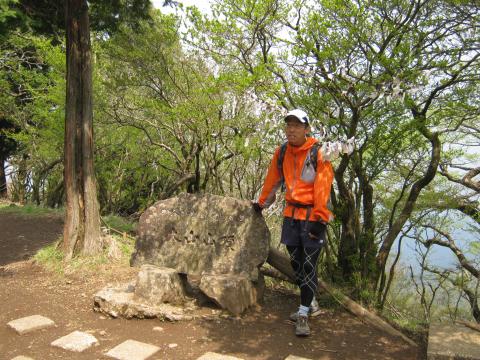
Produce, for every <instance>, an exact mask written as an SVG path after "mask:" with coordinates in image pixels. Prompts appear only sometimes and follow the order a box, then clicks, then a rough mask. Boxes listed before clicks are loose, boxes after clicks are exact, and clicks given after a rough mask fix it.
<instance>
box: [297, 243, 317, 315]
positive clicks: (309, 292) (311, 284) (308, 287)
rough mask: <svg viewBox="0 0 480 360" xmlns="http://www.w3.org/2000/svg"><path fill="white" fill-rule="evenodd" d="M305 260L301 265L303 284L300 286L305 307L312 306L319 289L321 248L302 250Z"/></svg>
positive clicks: (302, 302)
mask: <svg viewBox="0 0 480 360" xmlns="http://www.w3.org/2000/svg"><path fill="white" fill-rule="evenodd" d="M301 249H302V251H303V254H302V256H299V258H301V259H302V260H303V262H302V263H301V266H302V271H301V272H302V274H303V282H302V284H301V285H300V303H301V304H302V305H303V306H310V304H311V303H312V300H313V298H314V297H315V292H316V291H317V287H318V278H317V261H318V257H319V255H320V251H321V248H308V247H307V248H301Z"/></svg>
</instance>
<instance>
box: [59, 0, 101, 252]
mask: <svg viewBox="0 0 480 360" xmlns="http://www.w3.org/2000/svg"><path fill="white" fill-rule="evenodd" d="M66 28H67V99H66V109H65V155H64V156H65V159H64V167H65V173H64V176H65V178H64V182H65V193H66V215H65V226H64V231H63V249H64V252H65V259H66V260H70V259H71V258H72V257H73V256H74V255H77V254H84V255H93V254H96V253H99V252H100V251H101V249H102V242H101V233H100V214H99V207H98V200H97V191H96V182H95V174H94V170H93V126H92V118H93V112H92V61H91V47H90V25H89V20H88V5H87V1H86V0H67V2H66Z"/></svg>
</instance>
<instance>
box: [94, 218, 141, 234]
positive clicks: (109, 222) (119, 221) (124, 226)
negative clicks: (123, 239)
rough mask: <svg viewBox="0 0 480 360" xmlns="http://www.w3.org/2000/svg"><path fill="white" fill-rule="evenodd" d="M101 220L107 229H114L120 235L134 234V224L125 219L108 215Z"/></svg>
mask: <svg viewBox="0 0 480 360" xmlns="http://www.w3.org/2000/svg"><path fill="white" fill-rule="evenodd" d="M102 220H103V222H104V223H105V224H106V226H107V227H108V228H112V229H115V230H116V231H119V232H120V233H127V234H134V233H135V228H136V223H135V222H133V221H131V220H129V219H127V218H123V217H120V216H118V215H114V214H110V215H106V216H102Z"/></svg>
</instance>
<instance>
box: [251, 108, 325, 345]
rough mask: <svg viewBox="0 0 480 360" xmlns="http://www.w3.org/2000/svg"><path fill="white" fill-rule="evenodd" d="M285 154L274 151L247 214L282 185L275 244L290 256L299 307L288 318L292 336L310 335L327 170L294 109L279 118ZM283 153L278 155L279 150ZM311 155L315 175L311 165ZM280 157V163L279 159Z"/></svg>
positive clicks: (306, 123) (266, 201)
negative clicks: (279, 230) (283, 203)
mask: <svg viewBox="0 0 480 360" xmlns="http://www.w3.org/2000/svg"><path fill="white" fill-rule="evenodd" d="M285 133H286V136H287V144H286V148H285V147H283V146H280V147H278V148H277V149H276V150H275V154H274V156H273V159H272V162H271V164H270V167H269V169H268V173H267V176H266V178H265V182H264V185H263V189H262V192H261V194H260V197H259V199H258V202H255V203H253V208H254V209H255V211H257V212H261V211H262V210H263V209H264V208H267V207H269V206H270V205H271V204H272V203H273V202H274V201H275V193H276V192H277V190H278V188H279V187H280V186H281V185H282V183H284V184H285V189H286V193H285V200H286V207H285V211H284V213H283V215H284V221H283V226H282V235H281V242H282V244H285V245H286V247H287V250H288V253H289V254H290V262H291V264H292V268H293V270H294V271H295V277H296V282H297V285H298V286H299V288H300V307H299V309H298V312H297V313H295V314H292V316H291V317H290V318H291V319H292V320H294V321H296V324H295V334H296V335H297V336H308V335H310V328H309V326H308V321H307V320H308V313H309V310H310V306H311V304H312V300H314V296H315V291H316V289H317V284H318V280H317V270H316V269H317V261H318V256H319V254H320V251H321V249H322V247H323V244H324V242H325V235H326V224H327V223H328V222H329V221H330V220H332V218H333V216H332V213H331V212H330V211H329V210H328V209H327V202H328V199H329V197H330V189H331V187H332V182H333V169H332V165H331V164H330V162H328V161H324V160H323V158H322V153H321V151H319V150H320V146H319V145H318V143H317V140H316V139H314V138H312V137H309V133H310V124H309V119H308V116H307V114H306V113H305V112H304V111H303V110H300V109H295V110H292V111H290V112H289V113H288V114H287V115H286V117H285ZM282 147H283V149H282ZM315 153H316V159H317V164H316V169H315V165H314V163H313V159H312V158H315V156H314V154H315ZM282 156H283V160H282V159H280V161H279V157H280V158H281V157H282Z"/></svg>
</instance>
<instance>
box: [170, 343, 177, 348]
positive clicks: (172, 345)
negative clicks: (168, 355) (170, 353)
mask: <svg viewBox="0 0 480 360" xmlns="http://www.w3.org/2000/svg"><path fill="white" fill-rule="evenodd" d="M177 346H178V344H175V343H173V344H168V347H169V348H170V349H174V348H176V347H177Z"/></svg>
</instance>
